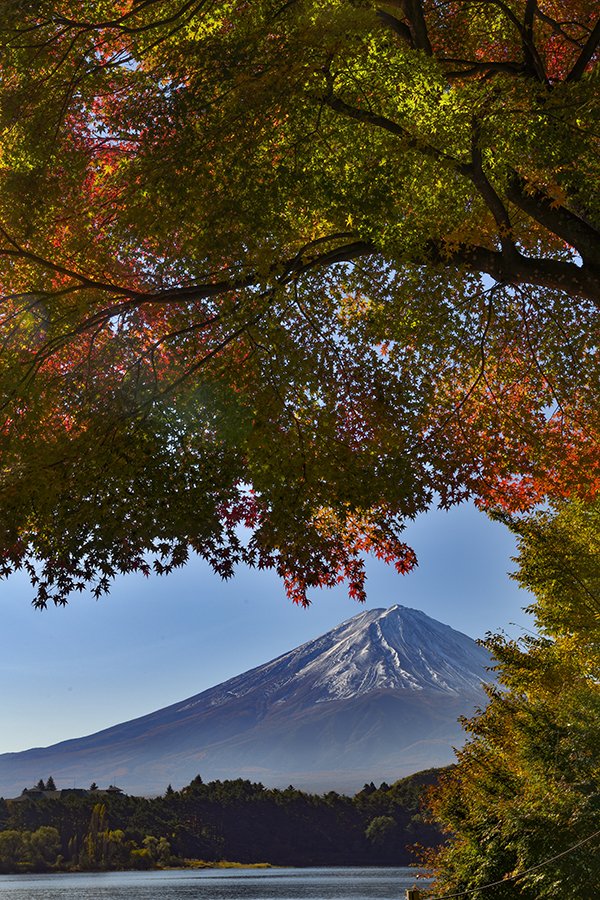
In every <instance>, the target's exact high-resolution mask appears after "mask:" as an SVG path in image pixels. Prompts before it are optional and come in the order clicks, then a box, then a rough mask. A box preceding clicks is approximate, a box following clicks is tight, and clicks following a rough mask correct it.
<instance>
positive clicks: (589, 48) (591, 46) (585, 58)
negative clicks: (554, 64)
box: [566, 19, 600, 81]
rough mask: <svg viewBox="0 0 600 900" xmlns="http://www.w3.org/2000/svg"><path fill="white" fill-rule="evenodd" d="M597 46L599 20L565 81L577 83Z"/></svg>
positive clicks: (599, 32) (598, 40)
mask: <svg viewBox="0 0 600 900" xmlns="http://www.w3.org/2000/svg"><path fill="white" fill-rule="evenodd" d="M598 44H600V19H598V21H597V22H596V24H595V26H594V28H593V30H592V32H591V34H590V36H589V38H588V39H587V41H586V42H585V44H584V47H583V50H582V51H581V53H580V54H579V56H578V57H577V60H576V62H575V65H574V66H573V68H572V69H571V71H570V72H569V74H568V75H567V78H566V80H567V81H579V79H580V78H581V76H582V75H583V73H584V72H585V70H586V68H587V66H588V64H589V63H590V62H591V61H592V58H593V56H594V54H595V53H596V51H597V49H598Z"/></svg>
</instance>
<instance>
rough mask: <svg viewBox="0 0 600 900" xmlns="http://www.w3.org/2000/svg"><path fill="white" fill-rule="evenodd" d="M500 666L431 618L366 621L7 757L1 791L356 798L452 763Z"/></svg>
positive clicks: (380, 613) (413, 613)
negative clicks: (342, 794) (269, 792)
mask: <svg viewBox="0 0 600 900" xmlns="http://www.w3.org/2000/svg"><path fill="white" fill-rule="evenodd" d="M489 664H490V658H489V656H488V654H487V652H486V651H485V650H483V649H482V648H481V647H479V646H478V645H477V644H476V643H475V641H473V640H472V639H471V638H469V637H467V636H466V635H464V634H461V633H460V632H458V631H455V630H453V629H452V628H450V627H448V626H447V625H443V624H441V623H440V622H437V621H435V620H434V619H431V618H429V617H428V616H426V615H425V614H424V613H422V612H420V611H418V610H414V609H407V608H405V607H402V606H393V607H391V608H390V609H376V610H369V611H367V612H363V613H360V614H359V615H357V616H355V617H354V618H352V619H350V620H349V621H348V622H345V623H344V624H342V625H340V626H338V627H337V628H334V629H332V630H331V631H329V632H327V633H326V634H324V635H322V636H321V637H320V638H317V639H316V640H313V641H310V642H309V643H307V644H303V645H302V646H301V647H298V648H296V649H295V650H292V651H290V652H289V653H286V654H284V655H283V656H280V657H279V658H278V659H275V660H273V661H271V662H269V663H266V664H265V665H263V666H259V667H258V668H256V669H253V670H251V671H250V672H246V673H244V674H242V675H239V676H237V677H236V678H232V679H230V680H229V681H226V682H224V683H223V684H220V685H218V686H216V687H214V688H211V689H210V690H207V691H204V692H203V693H201V694H197V695H196V696H193V697H190V698H189V699H187V700H184V701H182V702H180V703H176V704H174V705H172V706H169V707H167V708H165V709H161V710H158V711H157V712H154V713H151V714H149V715H147V716H143V717H142V718H139V719H135V720H132V721H130V722H125V723H123V724H121V725H116V726H114V727H112V728H108V729H106V730H104V731H101V732H99V733H97V734H93V735H90V736H88V737H83V738H78V739H75V740H70V741H65V742H63V743H60V744H56V745H54V746H52V747H47V748H38V749H33V750H28V751H24V752H22V753H11V754H4V755H2V756H0V794H3V795H4V796H11V795H14V794H15V793H18V792H19V790H20V789H21V788H22V787H23V785H27V784H33V783H35V782H36V781H37V780H38V778H40V777H45V776H46V775H47V773H48V772H52V773H53V774H54V776H55V777H56V778H57V781H61V782H62V783H66V784H71V785H72V784H73V783H75V784H89V783H90V782H91V781H97V782H99V783H104V784H107V783H111V782H115V783H117V784H118V785H119V786H120V787H123V788H124V789H125V790H126V791H128V792H130V793H135V794H148V795H151V794H156V793H160V792H161V791H163V790H164V788H165V786H166V785H167V784H168V783H171V784H173V785H174V786H180V785H182V784H185V783H186V782H188V781H189V780H190V779H191V778H192V777H194V775H195V774H196V773H197V772H200V773H201V774H202V777H203V778H204V779H205V780H211V779H227V778H231V777H233V776H236V775H238V774H239V775H241V776H243V777H244V778H249V779H251V780H259V781H261V782H263V783H264V784H267V785H270V786H279V787H283V786H285V785H287V784H290V783H292V784H295V785H297V786H299V787H301V788H303V789H307V790H315V791H327V790H331V789H335V790H341V791H347V792H348V791H349V792H353V791H355V790H357V789H358V788H359V787H360V786H361V785H362V784H363V783H364V782H365V781H370V780H371V779H373V780H375V781H377V782H379V781H389V782H392V781H394V780H396V779H397V778H398V777H399V776H402V775H406V774H410V773H411V772H415V771H417V770H419V769H424V768H429V767H431V766H438V765H446V764H448V763H450V762H452V760H453V752H452V747H453V746H456V745H460V744H462V743H463V740H464V735H463V733H462V731H461V729H460V727H459V725H458V723H457V719H458V717H459V716H460V715H469V714H471V713H472V712H473V710H474V709H475V707H477V706H479V705H483V704H485V695H484V693H483V691H482V688H481V681H482V679H486V678H488V679H489V677H490V676H489V675H488V674H487V673H486V666H487V665H489Z"/></svg>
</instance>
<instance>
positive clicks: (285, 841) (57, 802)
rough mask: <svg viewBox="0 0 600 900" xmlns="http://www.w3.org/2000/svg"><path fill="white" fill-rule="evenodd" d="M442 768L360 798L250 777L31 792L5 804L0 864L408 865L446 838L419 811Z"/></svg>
mask: <svg viewBox="0 0 600 900" xmlns="http://www.w3.org/2000/svg"><path fill="white" fill-rule="evenodd" d="M438 776H439V771H435V770H429V771H427V772H422V773H419V774H418V775H415V776H412V777H409V778H406V779H402V780H400V781H398V782H396V783H394V784H392V785H387V784H382V785H380V786H379V787H375V785H374V784H372V783H369V784H365V786H364V788H363V789H362V790H361V791H359V792H358V793H357V794H356V795H355V796H354V797H353V798H350V797H346V796H342V795H339V794H336V793H334V792H329V793H327V794H326V795H324V796H316V795H311V794H306V793H303V792H301V791H298V790H296V789H295V788H294V787H288V788H286V789H285V790H283V791H278V790H269V789H267V788H265V787H263V785H261V784H256V783H252V782H250V781H246V780H243V779H236V780H233V781H224V782H222V781H216V782H212V783H209V784H204V783H203V782H202V779H201V778H199V777H196V778H195V779H193V780H192V782H191V783H190V784H189V785H188V786H187V787H185V788H183V789H182V790H181V791H172V790H169V791H167V792H166V794H165V795H164V796H163V797H157V798H154V799H152V800H147V799H144V798H138V797H130V796H126V795H123V794H119V793H118V792H114V791H113V792H110V793H105V794H103V795H102V796H93V795H94V794H95V793H97V792H79V793H78V792H76V791H64V792H63V794H62V796H61V792H60V791H55V792H52V797H40V796H36V793H35V791H32V792H31V793H30V794H28V795H25V799H19V800H18V801H1V802H0V871H2V870H4V871H23V870H24V869H25V870H27V869H34V870H35V869H36V867H37V870H39V871H43V870H45V869H47V868H49V867H51V866H52V865H53V864H54V862H55V860H57V859H58V857H59V855H60V856H61V857H62V861H61V862H59V863H58V867H59V868H61V867H62V868H63V869H67V870H68V869H72V868H78V869H119V868H149V867H152V866H155V865H169V864H171V865H175V864H181V863H182V862H183V861H185V860H190V859H203V860H207V861H216V860H222V859H226V860H233V861H237V862H240V863H255V862H266V863H269V864H271V865H281V866H308V865H312V866H333V865H405V864H407V863H409V862H411V861H414V858H413V856H412V853H411V849H410V848H411V847H412V845H414V844H415V843H419V844H420V845H422V846H432V845H435V844H436V843H438V842H439V840H440V835H439V833H438V832H437V831H436V829H434V828H433V827H432V826H431V825H428V824H426V823H425V822H424V821H423V818H422V816H421V815H420V812H421V805H420V804H421V799H422V795H423V792H424V790H426V789H427V787H428V786H429V785H431V784H434V783H435V781H436V780H437V778H438ZM48 829H50V831H49V830H48ZM3 832H11V837H10V840H8V841H3V840H2V834H3ZM14 832H18V835H17V837H16V838H15V835H14ZM32 848H34V851H33V852H32ZM19 853H20V854H21V858H19ZM11 854H12V856H11ZM52 854H54V855H52Z"/></svg>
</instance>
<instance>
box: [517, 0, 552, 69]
mask: <svg viewBox="0 0 600 900" xmlns="http://www.w3.org/2000/svg"><path fill="white" fill-rule="evenodd" d="M536 11H537V0H527V3H526V4H525V13H524V15H523V26H522V29H521V41H522V46H523V60H524V62H525V67H526V69H528V70H529V71H530V72H531V73H532V74H534V75H535V76H536V77H537V78H538V79H539V80H540V81H542V82H546V81H547V78H546V72H545V70H544V64H543V62H542V59H541V57H540V55H539V53H538V51H537V47H536V46H535V41H534V37H533V25H534V21H535V14H536Z"/></svg>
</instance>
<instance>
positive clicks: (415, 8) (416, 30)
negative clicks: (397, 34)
mask: <svg viewBox="0 0 600 900" xmlns="http://www.w3.org/2000/svg"><path fill="white" fill-rule="evenodd" d="M401 3H402V9H403V10H404V15H405V16H406V18H407V19H408V27H409V29H410V33H411V35H412V39H413V44H414V46H415V48H416V49H417V50H422V51H423V52H424V53H426V54H427V56H432V55H433V50H432V47H431V42H430V40H429V33H428V31H427V23H426V21H425V14H424V12H423V3H422V2H421V0H401Z"/></svg>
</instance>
